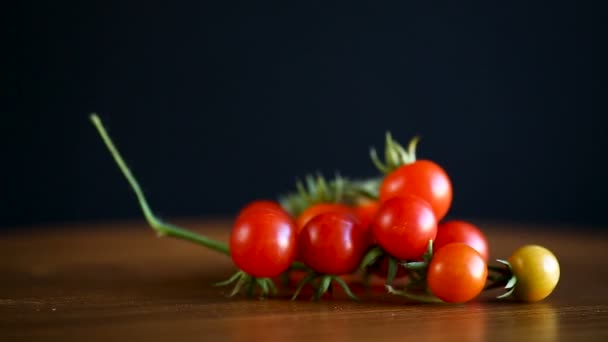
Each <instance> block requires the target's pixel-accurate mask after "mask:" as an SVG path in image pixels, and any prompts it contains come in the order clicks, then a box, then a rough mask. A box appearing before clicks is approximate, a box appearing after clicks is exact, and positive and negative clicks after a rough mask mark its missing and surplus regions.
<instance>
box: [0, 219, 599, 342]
mask: <svg viewBox="0 0 608 342" xmlns="http://www.w3.org/2000/svg"><path fill="white" fill-rule="evenodd" d="M179 223H180V224H183V225H186V226H188V227H191V228H193V230H196V231H200V232H204V233H206V234H207V235H210V236H213V237H216V238H219V239H227V236H228V227H229V222H228V221H221V220H218V221H192V220H191V221H182V222H179ZM42 228H44V229H19V230H17V229H15V230H12V231H10V232H9V233H2V234H0V341H13V340H39V341H41V340H44V341H55V340H56V341H69V340H74V341H97V340H99V341H106V340H108V339H110V340H128V339H133V338H140V339H142V340H143V339H145V340H146V341H156V340H168V339H176V340H178V341H184V340H196V341H232V340H235V341H242V340H268V341H271V340H287V341H292V340H307V341H318V340H330V341H359V340H361V341H367V340H372V339H380V340H382V341H385V340H387V341H390V340H395V341H433V340H441V341H445V340H458V341H496V340H516V341H521V340H533V341H539V340H543V341H551V340H561V341H568V340H579V341H583V340H584V341H590V340H593V341H608V295H607V294H606V291H608V269H607V268H606V262H605V260H606V259H607V257H608V251H607V248H608V243H607V242H608V235H606V234H605V233H600V232H597V231H596V232H591V231H588V230H581V229H580V228H578V227H560V229H559V230H558V231H556V230H555V228H553V227H539V226H529V225H528V226H524V225H515V224H514V225H508V224H500V225H499V224H486V225H484V226H483V228H484V230H485V231H486V233H487V235H488V239H489V241H490V246H491V248H492V252H491V254H492V257H493V258H496V257H503V258H505V257H508V255H509V254H510V252H511V251H512V250H514V249H515V248H516V247H518V246H519V245H522V244H526V243H537V244H542V245H544V246H546V247H548V248H549V249H551V250H553V251H554V253H555V254H556V255H557V257H558V259H559V260H560V264H561V270H562V276H561V280H560V283H559V285H558V287H557V289H556V290H555V292H554V293H553V294H552V295H551V296H550V297H549V298H548V299H546V300H545V301H543V302H540V303H534V304H521V303H512V302H499V301H495V300H492V296H491V295H490V294H488V295H484V296H482V297H481V298H479V299H478V300H476V301H475V302H471V303H468V304H464V305H447V304H439V305H437V304H435V305H428V304H426V305H425V304H411V303H407V302H406V301H404V300H402V299H401V298H397V297H394V296H390V295H386V294H383V293H382V292H381V291H377V292H374V293H372V294H371V295H367V296H364V300H362V301H361V302H352V301H349V300H348V299H346V298H345V297H344V296H341V295H340V294H339V293H337V294H336V295H335V297H334V298H330V299H328V300H323V301H320V302H311V301H309V300H308V299H307V298H302V299H300V300H297V301H289V300H288V299H287V298H286V297H284V296H283V297H279V298H276V299H266V300H259V299H247V298H243V297H236V298H227V297H226V296H225V295H226V292H227V289H224V288H218V287H214V286H212V284H213V283H214V282H217V281H219V280H223V279H225V278H226V277H227V276H229V275H230V274H231V273H232V272H233V271H234V268H233V266H232V264H231V262H230V260H229V258H227V257H225V256H223V255H219V254H216V253H214V252H210V251H207V250H205V249H203V248H202V247H199V246H197V245H193V244H191V243H189V242H184V241H179V240H173V239H169V238H156V237H155V235H154V233H153V232H152V231H151V230H149V229H148V228H147V226H146V225H145V224H144V223H143V222H139V221H137V222H126V223H125V222H122V223H106V224H81V225H69V226H68V225H65V226H59V227H42Z"/></svg>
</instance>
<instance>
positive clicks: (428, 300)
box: [385, 285, 443, 303]
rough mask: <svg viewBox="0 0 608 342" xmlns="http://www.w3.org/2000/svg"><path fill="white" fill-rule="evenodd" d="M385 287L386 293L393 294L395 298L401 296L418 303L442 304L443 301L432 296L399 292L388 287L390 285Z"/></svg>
mask: <svg viewBox="0 0 608 342" xmlns="http://www.w3.org/2000/svg"><path fill="white" fill-rule="evenodd" d="M385 286H386V290H387V291H388V293H390V294H394V295H397V296H401V297H404V298H407V299H410V300H413V301H416V302H420V303H443V301H442V300H441V299H439V298H436V297H433V296H428V295H426V296H425V295H417V294H414V293H411V292H407V291H401V290H397V289H395V288H394V287H392V286H390V285H385Z"/></svg>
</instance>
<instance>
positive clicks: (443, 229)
mask: <svg viewBox="0 0 608 342" xmlns="http://www.w3.org/2000/svg"><path fill="white" fill-rule="evenodd" d="M91 120H92V121H93V123H94V124H95V126H96V127H97V129H98V131H99V133H100V135H101V137H102V138H103V140H104V142H105V143H106V145H107V147H108V149H109V150H110V152H111V154H112V156H113V157H114V159H115V161H116V162H117V165H118V166H119V168H120V169H121V171H122V172H123V174H124V175H125V176H126V178H127V180H128V181H129V183H130V185H131V187H132V188H133V190H134V191H135V193H136V195H137V197H138V200H139V203H140V205H141V207H142V210H143V212H144V215H145V216H146V219H147V220H148V222H149V223H150V225H151V226H152V228H154V229H155V230H157V231H158V232H159V233H160V234H161V235H167V236H172V237H177V238H182V239H185V240H189V241H192V242H195V243H198V244H201V245H203V246H205V247H208V248H211V249H214V250H216V251H219V252H222V253H225V254H228V255H230V257H231V258H232V260H233V262H234V264H235V265H236V266H237V267H238V269H239V270H238V272H237V273H235V274H234V275H233V276H232V277H231V278H230V279H228V280H226V281H224V282H222V283H219V285H230V284H233V285H234V287H233V291H232V294H236V293H239V292H245V293H246V294H250V295H253V294H259V295H261V296H269V295H272V294H276V293H277V292H278V290H277V287H276V285H275V283H276V282H277V281H281V280H283V282H284V284H285V285H286V286H287V287H288V288H292V289H293V298H294V299H295V298H296V297H298V295H299V294H300V293H301V291H302V290H303V289H304V288H305V287H310V288H312V290H313V297H314V298H321V297H322V296H323V295H324V294H326V293H327V292H331V291H332V290H333V287H334V286H340V287H341V288H342V289H343V290H344V292H345V293H346V294H347V295H348V296H349V297H351V298H353V299H357V296H356V295H355V294H354V293H353V292H352V291H351V290H350V288H349V283H348V281H349V280H350V279H353V277H350V276H351V275H357V277H358V278H357V279H359V281H360V282H361V283H362V284H364V285H365V284H367V283H368V280H369V279H370V277H371V276H375V277H380V278H381V279H383V281H384V283H385V288H386V290H387V291H388V292H389V293H392V294H395V295H398V296H403V297H406V298H409V299H411V300H414V301H417V302H438V301H439V302H450V303H463V302H467V301H470V300H472V299H474V298H475V297H477V296H478V295H479V294H480V293H481V292H482V291H483V290H484V289H492V288H497V287H504V288H505V293H504V294H502V295H501V296H500V297H501V298H503V297H513V298H516V299H518V300H521V301H538V300H542V299H543V298H545V297H547V296H548V295H549V294H550V293H551V292H552V291H553V289H554V288H555V286H556V285H557V282H558V280H559V275H560V274H559V272H560V271H559V264H558V262H557V259H556V258H555V256H554V255H553V254H552V253H551V252H550V251H549V250H547V249H546V248H544V247H541V246H536V245H527V246H523V247H521V248H519V249H517V250H516V251H515V252H513V254H512V255H511V257H510V258H509V259H508V260H497V262H498V264H497V265H489V264H488V261H489V260H488V256H489V247H488V242H487V239H486V237H485V236H484V234H483V232H482V231H481V230H480V229H479V228H478V227H477V226H475V225H474V224H472V223H470V222H466V221H459V220H444V218H445V216H446V214H447V213H448V210H449V209H450V206H451V204H452V199H453V191H452V182H451V180H450V178H449V176H448V174H447V173H446V171H445V170H444V169H443V168H442V167H441V166H439V165H438V164H437V163H435V162H433V161H430V160H418V159H416V154H415V153H416V145H417V142H418V139H417V138H414V139H412V140H411V141H410V143H409V145H408V146H407V149H406V148H404V147H403V146H402V145H400V144H399V143H398V142H396V141H394V140H393V139H392V137H391V136H390V134H387V137H386V145H385V150H384V160H383V161H381V160H380V158H378V155H377V153H376V151H375V150H373V149H372V150H371V157H372V161H373V163H374V164H375V165H376V166H377V168H378V169H379V170H380V171H381V173H382V174H381V176H380V177H378V178H373V179H369V180H364V181H351V180H348V179H344V178H341V177H336V178H335V179H333V180H331V181H327V180H325V179H324V178H323V177H321V176H317V177H313V176H309V177H307V178H306V182H305V183H302V182H298V183H297V186H296V188H297V191H295V192H294V193H291V194H288V195H286V196H283V197H282V198H281V199H280V200H279V201H272V200H256V201H253V202H251V203H249V204H248V205H247V206H245V207H244V208H243V209H242V210H241V211H240V212H239V214H238V216H237V218H236V220H235V221H234V225H233V229H232V232H231V235H230V242H229V245H225V244H224V243H222V242H220V241H215V240H212V239H209V238H207V237H205V236H203V235H198V234H196V233H194V232H191V231H188V230H185V229H183V228H180V227H176V226H174V225H171V224H168V223H165V222H163V221H161V220H160V219H158V218H157V217H156V216H155V215H154V214H153V213H152V211H151V210H150V208H149V206H148V204H147V200H146V199H145V197H144V195H143V192H142V191H141V189H140V187H139V184H138V183H137V181H136V180H135V178H134V177H133V175H132V174H131V171H130V170H129V168H128V167H127V166H126V164H125V163H124V161H123V159H122V157H121V156H120V154H119V152H118V150H117V149H116V147H115V146H114V144H113V143H112V141H111V139H110V138H109V136H108V135H107V132H106V131H105V129H104V127H103V125H102V123H101V120H100V119H99V118H98V117H97V116H96V115H94V114H93V115H92V116H91ZM398 278H399V280H400V281H399V282H398V283H399V285H397V281H396V279H398ZM292 279H296V280H297V282H296V283H295V285H294V284H293V283H292V282H291V280H292Z"/></svg>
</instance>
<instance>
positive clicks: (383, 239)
mask: <svg viewBox="0 0 608 342" xmlns="http://www.w3.org/2000/svg"><path fill="white" fill-rule="evenodd" d="M372 234H373V238H374V241H375V242H376V243H377V244H378V245H379V246H380V247H381V248H382V249H383V250H384V251H386V252H387V253H388V254H390V255H392V256H393V257H395V258H397V259H399V260H419V259H421V258H422V255H423V254H424V253H425V252H426V251H427V247H428V244H429V240H434V239H435V236H436V234H437V220H436V219H435V215H434V214H433V209H432V208H431V206H430V205H429V204H428V203H427V202H426V201H424V200H423V199H421V198H419V197H415V196H406V197H393V198H391V199H389V200H388V201H386V202H384V203H382V205H381V206H380V210H379V211H378V214H377V215H376V217H375V218H374V220H373V222H372Z"/></svg>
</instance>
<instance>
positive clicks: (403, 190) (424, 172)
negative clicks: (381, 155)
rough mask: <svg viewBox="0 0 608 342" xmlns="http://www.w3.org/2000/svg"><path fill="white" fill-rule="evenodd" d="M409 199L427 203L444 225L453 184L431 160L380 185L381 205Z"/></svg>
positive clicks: (403, 169)
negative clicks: (409, 197) (411, 197)
mask: <svg viewBox="0 0 608 342" xmlns="http://www.w3.org/2000/svg"><path fill="white" fill-rule="evenodd" d="M406 195H414V196H418V197H420V198H422V199H423V200H425V201H427V202H428V203H429V204H430V205H431V207H433V212H434V213H435V217H436V218H437V221H440V220H441V219H442V218H443V217H444V216H445V215H446V214H447V212H448V210H449V209H450V206H451V204H452V182H451V181H450V178H449V177H448V174H447V173H446V172H445V170H444V169H442V168H441V166H439V165H437V164H436V163H434V162H432V161H430V160H417V161H415V162H413V163H411V164H406V165H402V166H400V167H399V168H397V169H396V170H394V171H392V172H391V173H389V174H388V175H387V176H386V177H385V178H384V180H383V181H382V184H381V185H380V201H381V202H385V201H387V200H389V199H390V198H392V197H396V196H406Z"/></svg>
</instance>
